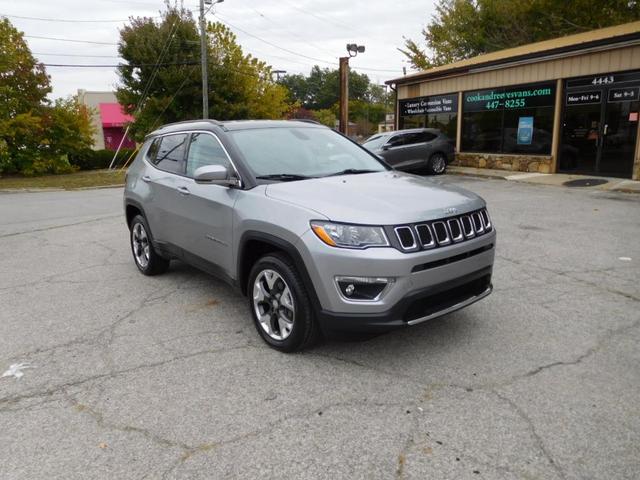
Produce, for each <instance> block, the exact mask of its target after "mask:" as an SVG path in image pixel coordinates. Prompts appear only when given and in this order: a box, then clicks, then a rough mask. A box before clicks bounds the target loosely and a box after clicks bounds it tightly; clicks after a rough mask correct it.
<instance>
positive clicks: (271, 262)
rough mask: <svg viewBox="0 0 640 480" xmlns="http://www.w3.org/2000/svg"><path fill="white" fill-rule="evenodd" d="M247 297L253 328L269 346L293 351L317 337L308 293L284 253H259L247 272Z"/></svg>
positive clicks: (300, 348) (312, 341)
mask: <svg viewBox="0 0 640 480" xmlns="http://www.w3.org/2000/svg"><path fill="white" fill-rule="evenodd" d="M247 297H248V299H249V308H250V309H251V316H252V317H253V321H254V324H255V326H256V329H257V330H258V333H259V334H260V336H261V337H262V338H263V340H264V341H265V342H267V343H268V344H269V345H270V346H271V347H273V348H275V349H276V350H280V351H282V352H294V351H297V350H303V349H305V348H307V347H310V346H311V345H313V344H314V343H315V342H316V341H317V340H318V338H319V335H320V330H319V328H318V324H317V322H316V319H315V318H314V314H313V310H312V308H311V301H310V299H309V294H308V293H307V289H306V288H305V286H304V283H303V282H302V279H301V277H300V274H299V273H298V271H297V269H296V267H295V265H294V264H293V262H292V261H291V259H290V258H289V257H288V256H286V255H284V254H280V253H271V254H268V255H265V256H263V257H261V258H260V259H259V260H258V261H257V262H256V263H255V265H254V266H253V268H252V269H251V273H250V274H249V280H248V284H247Z"/></svg>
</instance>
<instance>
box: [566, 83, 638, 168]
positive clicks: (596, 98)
mask: <svg viewBox="0 0 640 480" xmlns="http://www.w3.org/2000/svg"><path fill="white" fill-rule="evenodd" d="M564 100H565V101H564V112H563V124H562V143H561V144H560V151H559V171H561V172H566V173H582V174H595V175H604V176H609V177H623V178H631V175H632V172H633V159H634V154H635V149H636V142H637V141H638V120H640V118H638V117H639V115H640V72H638V71H636V72H621V73H611V74H606V75H600V76H597V77H582V78H575V79H569V80H567V81H566V82H565V94H564Z"/></svg>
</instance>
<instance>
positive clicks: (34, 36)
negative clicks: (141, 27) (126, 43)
mask: <svg viewBox="0 0 640 480" xmlns="http://www.w3.org/2000/svg"><path fill="white" fill-rule="evenodd" d="M24 37H25V38H37V39H39V40H55V41H58V42H71V43H91V44H93V45H116V46H117V45H118V44H117V43H112V42H95V41H93V40H75V39H72V38H56V37H41V36H39V35H24Z"/></svg>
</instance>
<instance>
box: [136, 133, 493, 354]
mask: <svg viewBox="0 0 640 480" xmlns="http://www.w3.org/2000/svg"><path fill="white" fill-rule="evenodd" d="M124 207H125V212H126V221H127V225H128V227H129V230H130V241H131V249H132V252H133V258H134V261H135V264H136V265H137V267H138V269H139V270H140V271H141V272H142V273H144V274H145V275H154V274H158V273H162V272H164V271H166V270H167V268H168V267H169V261H170V260H171V259H180V260H183V261H185V262H188V263H190V264H192V265H194V266H196V267H198V268H200V269H202V270H205V271H207V272H210V273H212V274H214V275H216V276H217V277H219V278H221V279H223V280H225V281H227V282H228V283H230V284H231V285H233V286H235V287H237V288H239V289H240V291H241V292H242V293H244V294H245V295H247V297H248V301H249V306H250V310H251V315H252V317H253V320H254V322H255V326H256V328H257V331H258V332H259V334H260V335H261V336H262V338H263V339H264V340H265V341H266V342H267V343H268V344H269V345H271V346H272V347H274V348H276V349H279V350H282V351H287V352H288V351H293V350H297V349H301V348H304V347H305V346H308V345H310V344H311V343H312V342H313V341H314V340H315V339H316V338H317V337H318V336H319V334H320V333H321V332H323V331H324V332H328V331H333V330H344V331H358V330H373V331H384V330H389V329H392V328H400V327H407V326H410V325H415V324H418V323H421V322H424V321H426V320H429V319H432V318H435V317H437V316H440V315H443V314H445V313H448V312H452V311H454V310H457V309H459V308H462V307H465V306H467V305H469V304H471V303H473V302H475V301H477V300H479V299H481V298H483V297H485V296H486V295H488V294H489V293H490V292H491V288H492V287H491V273H492V267H493V259H494V249H495V243H496V232H495V229H494V226H493V225H492V223H491V220H490V218H489V214H488V213H487V210H486V206H485V202H484V201H483V200H482V199H481V198H480V197H478V196H477V195H475V194H473V193H471V192H468V191H465V190H462V189H459V188H454V187H447V186H442V185H438V184H437V183H435V182H434V181H432V180H430V179H425V178H422V177H418V176H414V175H410V174H407V173H401V172H397V171H395V170H393V169H391V168H390V167H389V166H388V165H386V164H385V163H384V162H382V161H380V160H379V159H378V158H377V157H376V156H375V155H373V154H371V153H370V152H368V151H367V150H365V149H363V148H362V147H360V146H359V145H357V144H356V143H354V142H352V141H350V140H349V139H347V138H345V137H344V136H342V135H340V134H338V133H336V132H334V131H332V130H330V129H328V128H326V127H322V126H320V125H317V124H314V123H307V122H301V121H295V122H294V121H242V122H224V123H222V122H217V121H213V120H207V121H193V122H184V123H177V124H172V125H167V126H164V127H162V128H160V129H159V130H156V131H154V132H153V133H151V134H150V135H149V136H148V137H147V139H146V141H145V142H144V145H143V146H142V148H141V149H140V153H139V154H138V156H137V157H136V159H135V161H134V163H133V164H132V166H131V167H130V168H129V171H128V173H127V179H126V187H125V193H124Z"/></svg>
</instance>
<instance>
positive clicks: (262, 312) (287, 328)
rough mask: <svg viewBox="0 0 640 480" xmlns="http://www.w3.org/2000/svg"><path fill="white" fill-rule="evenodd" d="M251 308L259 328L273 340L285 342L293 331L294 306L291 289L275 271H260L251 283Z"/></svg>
mask: <svg viewBox="0 0 640 480" xmlns="http://www.w3.org/2000/svg"><path fill="white" fill-rule="evenodd" d="M253 308H254V311H255V314H256V317H257V318H258V321H259V322H260V326H261V327H262V329H263V330H264V331H265V333H266V334H267V335H269V337H271V338H272V339H274V340H278V341H282V340H285V339H286V338H287V337H288V336H289V335H290V334H291V331H292V330H293V323H294V320H295V313H296V311H295V305H294V301H293V295H292V293H291V289H290V288H289V285H287V282H285V280H284V278H282V276H281V275H280V274H279V273H278V272H276V271H275V270H270V269H267V270H262V271H261V272H260V273H258V275H257V276H256V279H255V281H254V283H253Z"/></svg>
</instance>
